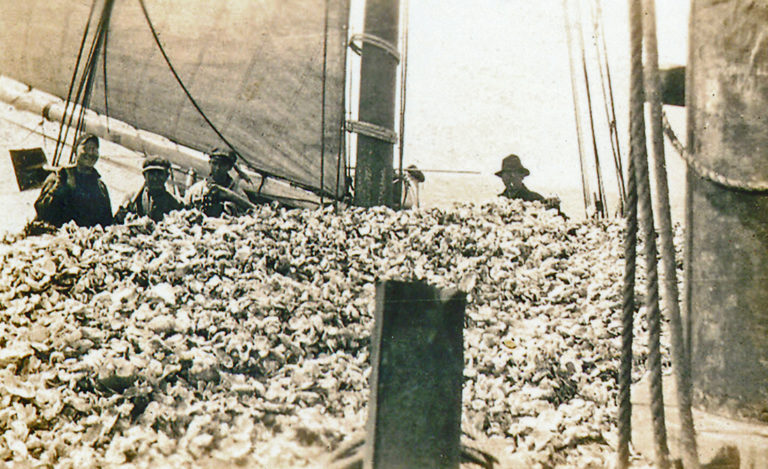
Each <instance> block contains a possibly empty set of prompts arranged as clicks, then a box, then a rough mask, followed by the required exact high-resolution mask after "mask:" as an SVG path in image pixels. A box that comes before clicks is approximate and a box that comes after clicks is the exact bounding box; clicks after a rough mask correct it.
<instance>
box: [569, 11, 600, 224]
mask: <svg viewBox="0 0 768 469" xmlns="http://www.w3.org/2000/svg"><path fill="white" fill-rule="evenodd" d="M579 5H580V3H579V2H576V13H577V14H578V15H579V17H581V7H580V6H579ZM576 30H577V34H578V36H579V47H581V69H582V72H583V74H584V86H585V89H586V92H587V113H588V115H589V128H590V130H591V132H592V154H593V155H594V157H595V175H596V176H597V201H596V202H595V208H596V209H597V215H598V216H600V217H603V218H605V217H606V214H607V213H608V204H607V201H606V200H605V186H604V185H603V172H602V170H601V169H600V154H599V152H598V151H597V136H596V135H595V119H594V113H593V111H592V92H591V91H590V86H589V74H588V73H587V58H586V53H585V50H584V49H585V48H584V31H583V30H582V28H581V21H577V22H576Z"/></svg>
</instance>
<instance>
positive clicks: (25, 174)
mask: <svg viewBox="0 0 768 469" xmlns="http://www.w3.org/2000/svg"><path fill="white" fill-rule="evenodd" d="M9 153H10V154H11V162H12V163H13V171H14V173H16V183H17V184H18V186H19V190H20V191H25V190H28V189H34V188H36V187H40V186H41V185H42V184H43V181H45V178H46V177H48V174H50V169H49V168H48V167H47V163H48V161H47V159H46V158H45V153H44V152H43V149H42V148H27V149H22V150H9Z"/></svg>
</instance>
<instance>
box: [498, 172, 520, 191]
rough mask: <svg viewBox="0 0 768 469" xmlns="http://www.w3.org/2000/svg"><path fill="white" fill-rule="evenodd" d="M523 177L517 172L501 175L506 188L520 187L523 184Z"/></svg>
mask: <svg viewBox="0 0 768 469" xmlns="http://www.w3.org/2000/svg"><path fill="white" fill-rule="evenodd" d="M523 177H524V176H523V175H522V173H518V172H516V171H504V172H503V173H501V180H502V181H503V182H504V187H519V186H521V185H522V184H523Z"/></svg>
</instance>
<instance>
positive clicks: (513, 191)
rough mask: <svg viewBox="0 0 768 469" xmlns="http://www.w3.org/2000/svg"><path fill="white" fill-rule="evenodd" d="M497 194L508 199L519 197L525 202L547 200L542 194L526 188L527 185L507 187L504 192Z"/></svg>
mask: <svg viewBox="0 0 768 469" xmlns="http://www.w3.org/2000/svg"><path fill="white" fill-rule="evenodd" d="M499 195H500V196H502V197H506V198H508V199H521V200H525V201H527V202H535V201H538V202H542V203H544V202H546V200H547V199H545V198H544V196H543V195H541V194H539V193H538V192H534V191H532V190H530V189H528V188H527V187H525V185H522V187H515V188H512V187H507V188H506V189H504V192H502V193H501V194H499Z"/></svg>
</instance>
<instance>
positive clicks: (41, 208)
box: [35, 170, 68, 225]
mask: <svg viewBox="0 0 768 469" xmlns="http://www.w3.org/2000/svg"><path fill="white" fill-rule="evenodd" d="M65 179H66V172H65V170H60V171H58V172H54V173H51V174H49V175H48V177H47V178H46V179H45V182H43V187H42V188H41V189H40V195H39V196H38V197H37V200H36V201H35V211H36V212H37V219H38V220H40V221H45V222H48V223H51V224H53V225H59V224H60V223H59V221H60V220H61V215H62V213H61V212H62V210H63V207H62V201H63V198H64V197H66V194H67V190H68V186H67V183H66V181H65Z"/></svg>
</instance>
